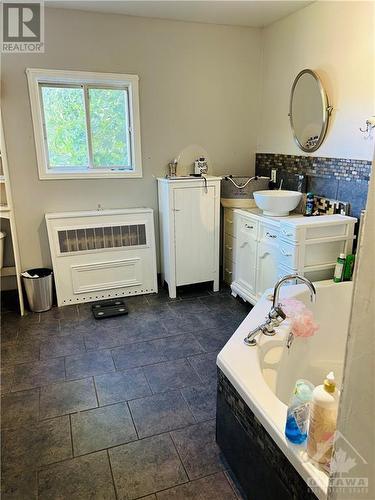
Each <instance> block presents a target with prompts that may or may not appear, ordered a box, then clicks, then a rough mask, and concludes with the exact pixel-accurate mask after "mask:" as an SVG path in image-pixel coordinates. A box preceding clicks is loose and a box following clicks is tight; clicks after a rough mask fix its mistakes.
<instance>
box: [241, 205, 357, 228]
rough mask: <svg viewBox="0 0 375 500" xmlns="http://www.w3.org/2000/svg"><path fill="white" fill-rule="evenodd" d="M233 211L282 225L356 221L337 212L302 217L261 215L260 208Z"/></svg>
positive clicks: (299, 215)
mask: <svg viewBox="0 0 375 500" xmlns="http://www.w3.org/2000/svg"><path fill="white" fill-rule="evenodd" d="M235 212H238V213H241V214H242V215H251V216H252V217H253V218H255V219H257V220H260V221H262V222H267V221H269V222H272V223H280V224H281V223H282V224H283V225H284V224H287V225H293V226H298V227H303V226H311V225H314V224H320V225H329V224H337V223H338V222H341V223H342V222H344V221H345V222H346V223H350V224H355V223H356V222H357V219H356V218H355V217H349V216H347V215H339V214H329V215H318V216H312V217H304V216H303V215H302V214H296V213H291V214H290V215H289V216H288V217H272V216H269V215H263V212H262V210H260V209H259V208H249V209H235Z"/></svg>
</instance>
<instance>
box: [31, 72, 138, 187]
mask: <svg viewBox="0 0 375 500" xmlns="http://www.w3.org/2000/svg"><path fill="white" fill-rule="evenodd" d="M26 75H27V80H28V85H29V95H30V105H31V115H32V121H33V127H34V139H35V148H36V156H37V163H38V172H39V179H41V180H55V179H98V178H102V177H110V178H119V177H126V178H140V177H142V152H141V132H140V119H139V89H138V80H139V77H138V75H123V74H117V73H93V72H88V71H65V70H54V69H33V68H27V69H26ZM40 84H54V85H59V84H61V85H69V84H70V85H81V86H82V85H83V86H87V87H91V86H94V87H96V86H97V87H100V86H101V87H106V86H107V87H111V88H116V87H117V88H120V89H126V90H127V94H128V101H129V102H128V105H129V120H130V123H129V135H130V151H131V163H132V164H131V170H130V169H129V170H123V169H121V168H116V167H108V168H97V167H95V168H82V169H79V168H69V167H61V168H58V167H53V168H49V159H48V150H47V140H46V137H45V131H44V113H43V101H42V98H41V92H40ZM86 128H87V126H86ZM88 131H89V130H88Z"/></svg>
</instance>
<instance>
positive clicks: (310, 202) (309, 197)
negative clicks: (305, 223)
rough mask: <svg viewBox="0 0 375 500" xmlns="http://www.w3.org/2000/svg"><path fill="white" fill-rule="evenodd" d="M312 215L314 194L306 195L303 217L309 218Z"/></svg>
mask: <svg viewBox="0 0 375 500" xmlns="http://www.w3.org/2000/svg"><path fill="white" fill-rule="evenodd" d="M313 213H314V193H307V195H306V208H305V215H306V216H308V217H310V216H311V215H312V214H313Z"/></svg>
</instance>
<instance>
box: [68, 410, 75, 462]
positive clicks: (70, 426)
mask: <svg viewBox="0 0 375 500" xmlns="http://www.w3.org/2000/svg"><path fill="white" fill-rule="evenodd" d="M69 432H70V446H71V449H72V458H74V443H73V428H72V418H71V415H69Z"/></svg>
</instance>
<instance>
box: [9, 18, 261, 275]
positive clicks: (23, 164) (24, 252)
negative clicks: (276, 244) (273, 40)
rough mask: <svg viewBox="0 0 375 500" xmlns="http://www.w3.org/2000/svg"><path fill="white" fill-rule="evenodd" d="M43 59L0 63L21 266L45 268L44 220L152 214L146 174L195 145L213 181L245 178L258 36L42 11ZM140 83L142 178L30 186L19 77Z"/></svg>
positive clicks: (252, 145)
mask: <svg viewBox="0 0 375 500" xmlns="http://www.w3.org/2000/svg"><path fill="white" fill-rule="evenodd" d="M45 29H46V44H45V47H46V52H45V53H44V54H35V55H34V54H25V55H23V54H16V55H3V57H2V112H3V119H4V131H5V138H6V143H7V149H8V159H9V166H10V176H11V182H12V188H13V197H14V203H15V214H16V221H17V228H18V233H19V242H20V253H21V261H22V266H23V268H28V267H32V266H39V265H42V264H43V265H48V264H49V263H50V255H49V248H48V242H47V236H46V229H45V223H44V214H45V213H46V212H56V211H66V210H79V209H92V208H96V207H97V205H98V203H100V204H101V205H102V207H103V208H113V207H124V208H126V207H134V206H148V207H151V208H154V209H155V208H156V207H157V193H156V181H155V176H159V175H164V174H165V172H166V165H167V163H168V161H169V160H170V159H172V158H173V157H174V156H175V155H176V154H177V153H178V152H179V151H180V150H182V149H183V148H185V147H186V146H188V145H190V144H200V145H201V146H202V147H203V148H205V149H206V150H207V152H208V154H209V156H210V159H211V161H212V164H213V167H214V173H217V174H222V173H228V172H229V173H241V174H245V175H246V174H248V175H249V174H252V173H253V172H254V152H255V150H256V134H257V120H258V116H259V109H258V101H259V96H260V77H261V70H260V68H261V50H260V41H261V40H260V39H261V33H260V30H256V29H251V28H243V27H229V26H215V25H205V24H197V23H184V22H174V21H162V20H155V19H144V18H143V19H142V18H136V17H127V16H121V15H106V14H98V13H90V12H80V11H69V10H58V9H46V21H45ZM27 67H31V68H33V67H34V68H55V69H72V70H88V71H105V72H116V73H121V72H123V73H136V74H138V75H139V76H140V108H141V127H142V152H143V173H144V177H143V179H139V180H126V179H112V180H111V179H108V180H103V179H101V180H83V181H82V180H79V181H78V180H70V181H69V180H63V181H62V180H59V181H50V180H48V181H40V180H39V179H38V173H37V165H36V157H35V146H34V138H33V130H32V123H31V115H30V103H29V97H28V90H27V84H26V76H25V69H26V68H27Z"/></svg>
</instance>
